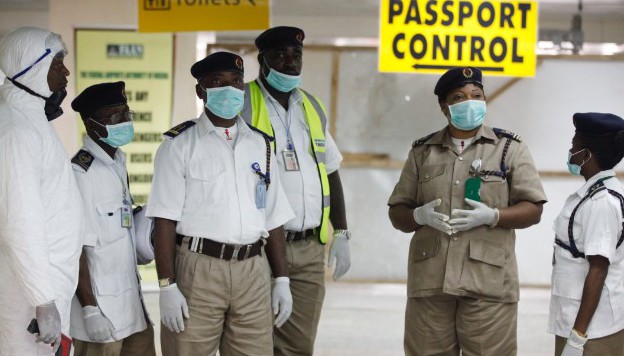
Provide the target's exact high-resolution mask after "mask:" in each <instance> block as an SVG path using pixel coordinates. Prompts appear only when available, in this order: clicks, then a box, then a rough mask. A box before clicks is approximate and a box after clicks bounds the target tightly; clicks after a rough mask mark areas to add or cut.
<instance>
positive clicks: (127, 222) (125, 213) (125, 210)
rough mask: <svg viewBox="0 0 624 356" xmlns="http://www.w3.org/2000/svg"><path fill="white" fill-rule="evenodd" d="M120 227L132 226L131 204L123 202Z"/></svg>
mask: <svg viewBox="0 0 624 356" xmlns="http://www.w3.org/2000/svg"><path fill="white" fill-rule="evenodd" d="M121 227H125V228H131V227H132V206H131V205H128V204H124V205H123V207H122V208H121Z"/></svg>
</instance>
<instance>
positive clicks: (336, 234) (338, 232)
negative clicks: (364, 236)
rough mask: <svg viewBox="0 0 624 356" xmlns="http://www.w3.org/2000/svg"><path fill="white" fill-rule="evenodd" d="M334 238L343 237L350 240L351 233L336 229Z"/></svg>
mask: <svg viewBox="0 0 624 356" xmlns="http://www.w3.org/2000/svg"><path fill="white" fill-rule="evenodd" d="M334 236H343V237H345V238H346V239H347V240H350V239H351V231H349V230H343V229H336V230H334Z"/></svg>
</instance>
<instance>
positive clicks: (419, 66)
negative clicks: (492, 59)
mask: <svg viewBox="0 0 624 356" xmlns="http://www.w3.org/2000/svg"><path fill="white" fill-rule="evenodd" d="M455 67H460V66H443V65H430V64H418V63H416V64H414V65H413V66H412V68H414V69H416V70H419V69H446V70H448V69H451V68H455ZM477 68H479V69H481V70H482V71H484V72H504V71H505V68H504V67H481V66H477Z"/></svg>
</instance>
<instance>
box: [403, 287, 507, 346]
mask: <svg viewBox="0 0 624 356" xmlns="http://www.w3.org/2000/svg"><path fill="white" fill-rule="evenodd" d="M517 315H518V303H495V302H488V301H484V300H481V299H475V298H467V297H456V296H451V295H441V296H433V297H425V298H408V300H407V307H406V311H405V339H404V346H405V354H406V355H409V356H433V355H436V356H437V355H439V356H458V355H459V351H460V350H461V351H462V355H463V356H477V355H482V356H489V355H491V356H500V355H505V356H514V355H516V353H517V342H516V336H517V335H516V330H517Z"/></svg>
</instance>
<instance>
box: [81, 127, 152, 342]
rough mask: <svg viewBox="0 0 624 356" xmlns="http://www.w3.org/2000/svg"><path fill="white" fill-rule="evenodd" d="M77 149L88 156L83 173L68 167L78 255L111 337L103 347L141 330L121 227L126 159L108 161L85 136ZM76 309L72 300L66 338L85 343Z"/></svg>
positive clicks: (129, 234) (129, 238)
mask: <svg viewBox="0 0 624 356" xmlns="http://www.w3.org/2000/svg"><path fill="white" fill-rule="evenodd" d="M82 149H83V150H84V151H87V152H89V153H90V154H91V155H92V156H93V162H92V163H91V165H90V166H89V169H88V170H86V171H85V170H84V168H82V167H80V166H79V165H76V164H73V168H74V175H75V177H76V182H77V183H78V188H79V189H80V195H81V197H82V208H83V212H84V221H85V231H84V242H83V243H84V245H85V249H84V253H85V255H86V258H87V262H88V265H89V273H90V275H91V283H92V284H93V294H94V296H95V299H96V301H97V304H98V306H99V308H100V309H101V310H102V314H103V315H105V316H106V317H107V318H108V319H109V320H110V321H111V323H112V324H113V326H114V327H115V331H114V332H113V334H112V336H113V337H112V338H111V339H108V340H106V341H105V342H111V341H115V340H121V339H123V338H126V337H128V336H130V335H132V334H134V333H136V332H139V331H142V330H145V328H146V327H147V322H146V320H145V315H144V314H143V306H142V302H141V300H142V297H141V287H140V285H139V272H138V270H137V260H136V253H135V242H134V237H133V235H134V229H133V227H132V228H127V227H122V226H121V209H122V207H123V206H124V200H125V201H126V202H130V201H131V197H130V191H129V189H128V183H127V171H126V156H125V154H124V153H123V151H122V150H121V149H118V150H117V152H116V153H115V157H114V159H113V158H111V157H110V156H109V155H108V154H107V153H106V152H105V151H104V150H103V149H102V148H101V147H100V146H99V145H98V144H97V143H96V142H94V141H93V140H92V139H91V138H90V137H88V136H86V137H85V138H84V140H83V147H82ZM133 225H134V224H133ZM81 309H82V306H81V305H80V303H79V302H78V299H77V298H76V297H74V299H73V300H72V313H71V327H70V335H71V336H72V337H75V338H77V339H80V340H85V341H88V340H89V336H88V335H87V333H86V329H85V326H84V320H83V317H82V312H81Z"/></svg>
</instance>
